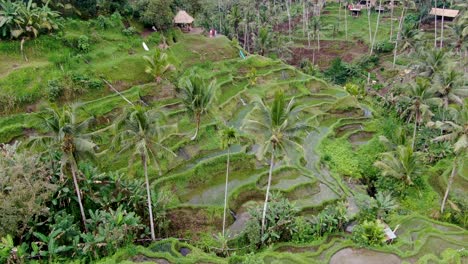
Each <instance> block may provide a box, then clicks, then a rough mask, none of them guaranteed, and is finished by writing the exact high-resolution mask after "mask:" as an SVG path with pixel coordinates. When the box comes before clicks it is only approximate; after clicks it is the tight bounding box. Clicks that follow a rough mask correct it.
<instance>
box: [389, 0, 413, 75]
mask: <svg viewBox="0 0 468 264" xmlns="http://www.w3.org/2000/svg"><path fill="white" fill-rule="evenodd" d="M414 6H415V3H414V2H413V1H412V0H403V10H402V11H401V13H400V19H399V22H398V33H397V38H396V40H395V48H394V49H393V68H395V64H396V55H397V51H398V42H399V41H400V37H401V31H402V29H403V20H404V18H405V16H406V12H407V11H408V9H409V8H412V7H414Z"/></svg>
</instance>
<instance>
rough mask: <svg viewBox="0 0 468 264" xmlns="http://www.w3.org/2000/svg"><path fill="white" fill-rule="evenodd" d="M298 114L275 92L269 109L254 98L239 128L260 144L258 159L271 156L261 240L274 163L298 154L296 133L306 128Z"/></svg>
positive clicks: (296, 110) (292, 103)
mask: <svg viewBox="0 0 468 264" xmlns="http://www.w3.org/2000/svg"><path fill="white" fill-rule="evenodd" d="M300 112H301V109H300V108H299V107H298V106H297V105H296V104H295V101H294V98H293V99H291V100H290V101H289V103H287V102H286V97H285V95H284V93H283V92H282V91H278V92H276V93H275V97H274V100H273V102H272V104H271V106H270V107H268V106H267V105H266V103H265V102H264V101H263V100H261V99H257V101H256V102H255V107H254V109H253V110H252V111H251V112H250V113H249V114H248V116H247V117H246V119H245V120H244V123H243V125H242V130H244V131H245V132H247V133H250V134H251V135H254V136H255V138H256V141H257V142H258V143H259V144H260V145H261V147H260V149H259V151H258V153H257V154H258V158H260V159H263V157H264V155H265V154H267V153H268V152H270V153H271V157H270V164H269V165H270V169H269V173H268V183H267V187H266V194H265V203H264V206H263V213H262V231H261V233H262V237H263V234H264V232H265V217H266V212H267V209H268V199H269V195H270V187H271V178H272V174H273V168H274V166H275V160H276V159H277V158H280V157H282V156H283V157H285V160H286V161H289V158H290V157H292V156H293V153H294V152H295V151H296V153H297V151H298V152H302V151H303V149H302V146H301V145H300V144H298V143H297V142H298V141H299V139H300V138H299V132H300V131H304V130H306V129H307V128H310V126H309V125H308V124H307V123H306V122H301V121H300V120H299V114H300Z"/></svg>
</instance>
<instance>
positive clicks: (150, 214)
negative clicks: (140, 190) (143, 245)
mask: <svg viewBox="0 0 468 264" xmlns="http://www.w3.org/2000/svg"><path fill="white" fill-rule="evenodd" d="M141 161H142V162H143V169H144V172H145V182H146V198H147V201H148V212H149V216H150V230H151V240H153V241H154V240H156V235H155V233H154V220H153V207H152V206H151V191H150V185H149V179H148V161H147V160H146V156H144V155H141Z"/></svg>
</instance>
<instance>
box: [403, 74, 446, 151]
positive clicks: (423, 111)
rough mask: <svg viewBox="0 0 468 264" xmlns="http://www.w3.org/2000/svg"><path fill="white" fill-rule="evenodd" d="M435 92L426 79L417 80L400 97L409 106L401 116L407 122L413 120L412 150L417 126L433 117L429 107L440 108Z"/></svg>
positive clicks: (440, 102) (439, 101) (439, 100)
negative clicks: (406, 118) (404, 117)
mask: <svg viewBox="0 0 468 264" xmlns="http://www.w3.org/2000/svg"><path fill="white" fill-rule="evenodd" d="M435 92H436V90H435V89H434V88H433V87H431V83H430V82H429V81H428V80H427V79H423V78H418V79H417V80H416V83H412V84H411V85H410V86H409V87H408V88H407V90H406V91H405V93H404V94H403V95H401V96H400V99H401V100H402V101H403V102H407V103H408V104H409V107H408V108H407V109H405V110H404V111H403V113H402V116H406V117H408V122H411V120H414V130H413V142H412V147H413V149H414V145H415V142H416V131H417V129H418V125H419V124H421V123H422V122H423V121H425V120H429V119H430V118H431V117H432V116H433V115H434V114H433V113H432V111H431V108H430V107H431V106H440V105H441V104H442V101H441V99H440V98H438V97H436V95H435Z"/></svg>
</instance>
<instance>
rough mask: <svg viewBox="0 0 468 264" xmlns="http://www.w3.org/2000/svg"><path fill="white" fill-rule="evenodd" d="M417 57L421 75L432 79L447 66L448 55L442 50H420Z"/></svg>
mask: <svg viewBox="0 0 468 264" xmlns="http://www.w3.org/2000/svg"><path fill="white" fill-rule="evenodd" d="M416 57H417V66H418V71H419V73H420V75H421V76H424V77H428V78H430V79H432V78H433V77H434V76H435V75H436V74H438V73H440V72H442V71H443V70H444V69H445V67H446V66H447V59H448V54H447V52H445V51H444V50H442V49H431V50H420V51H419V52H418V53H417V56H416Z"/></svg>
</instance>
